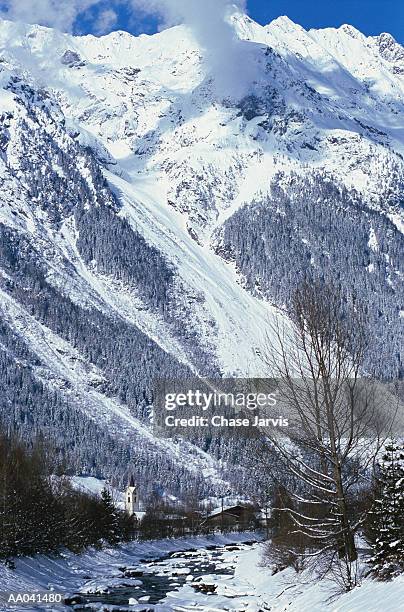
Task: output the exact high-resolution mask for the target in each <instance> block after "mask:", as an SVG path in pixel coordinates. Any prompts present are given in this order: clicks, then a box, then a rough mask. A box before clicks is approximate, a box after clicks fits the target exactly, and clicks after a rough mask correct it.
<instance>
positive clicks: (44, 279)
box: [0, 14, 404, 495]
mask: <svg viewBox="0 0 404 612" xmlns="http://www.w3.org/2000/svg"><path fill="white" fill-rule="evenodd" d="M233 24H234V27H235V31H236V32H237V36H238V37H239V39H240V41H239V46H240V49H242V50H243V52H244V53H245V57H246V58H248V66H249V70H247V71H240V74H239V76H238V79H237V80H238V82H237V83H233V84H232V83H230V84H229V83H227V88H226V91H225V92H224V91H223V88H221V87H220V80H221V75H220V71H219V72H218V71H217V70H216V71H215V73H212V71H211V70H210V68H209V65H208V64H207V62H206V61H205V60H204V51H203V50H202V49H200V48H199V47H198V45H197V43H196V42H195V39H194V37H193V35H192V31H190V30H189V29H188V28H186V27H185V26H178V27H175V28H172V29H169V30H166V31H164V32H162V33H160V34H156V35H154V36H145V35H142V36H140V37H138V38H136V37H133V36H131V35H130V34H128V33H125V32H114V33H112V34H109V35H108V36H104V37H101V38H95V37H93V36H85V37H73V36H70V35H67V34H62V33H60V32H57V31H54V30H50V29H46V28H41V27H39V26H26V25H22V24H17V23H11V22H6V21H2V22H0V47H1V51H0V87H1V89H0V151H1V153H0V193H1V196H0V329H1V333H0V370H1V372H0V387H1V394H0V407H1V418H2V420H3V421H6V422H7V423H8V424H9V425H11V426H13V427H15V428H17V430H19V431H21V432H22V433H23V435H24V436H26V437H28V438H29V437H30V436H33V435H35V434H36V433H37V432H38V431H42V432H45V435H46V436H47V437H49V438H50V439H52V440H53V441H54V443H55V444H56V446H57V447H58V448H59V449H60V452H61V453H65V452H68V453H69V455H70V456H73V457H74V461H75V467H76V468H77V470H83V469H86V470H87V471H88V472H92V473H95V474H104V475H115V476H119V475H121V476H122V477H123V476H124V472H125V470H126V469H127V468H128V467H129V469H131V470H134V471H135V472H136V473H137V475H138V477H139V478H140V479H143V480H144V481H147V482H149V483H150V482H155V483H160V484H161V485H162V486H164V487H165V488H167V489H169V490H171V491H172V492H174V493H175V494H181V493H182V488H184V487H185V485H186V486H187V487H188V490H189V486H192V487H194V488H195V491H197V492H198V494H203V495H207V494H209V493H211V492H212V491H213V490H214V488H215V486H216V485H217V484H218V483H220V482H221V481H222V479H223V478H226V479H228V478H230V479H231V476H229V474H228V473H226V474H224V473H223V468H222V467H219V464H218V463H217V461H216V459H217V458H222V459H223V458H224V459H228V460H229V461H230V462H232V461H233V460H234V452H233V451H232V450H231V449H227V450H226V451H223V449H221V445H220V441H219V440H216V441H215V440H213V441H211V443H210V445H208V446H207V447H206V448H204V450H201V449H199V448H198V447H195V446H192V445H190V444H185V443H181V442H179V441H162V440H156V439H155V438H153V436H152V434H151V432H150V415H151V406H152V402H153V395H152V387H153V379H154V378H155V377H156V376H168V377H187V376H189V375H194V374H198V375H201V376H211V377H219V376H226V375H227V376H237V375H244V376H257V375H265V368H264V366H263V364H262V363H261V362H260V359H259V352H260V351H259V349H260V347H262V345H263V343H264V335H265V329H266V328H268V325H269V322H270V321H271V320H272V319H273V318H275V317H284V316H287V309H288V303H289V300H290V297H291V294H292V292H293V290H294V288H295V287H296V285H297V283H298V282H299V281H300V280H302V279H303V278H310V277H312V278H313V279H314V278H321V279H323V280H330V281H332V282H334V283H336V284H338V285H339V286H340V287H341V288H342V290H343V292H345V294H346V296H347V299H348V300H349V299H352V298H354V299H358V300H359V301H361V302H362V303H363V304H364V305H365V307H366V311H367V316H368V321H369V330H370V335H371V338H372V342H371V346H370V350H369V353H368V355H367V363H366V367H367V369H368V371H369V372H372V373H375V374H376V375H377V376H380V377H383V378H394V377H401V376H402V375H403V356H402V347H403V334H402V322H403V316H404V307H403V300H402V295H403V292H402V280H403V273H404V272H403V263H404V262H403V253H404V245H403V234H402V230H403V218H402V208H403V207H402V204H403V195H402V193H403V189H402V188H403V183H404V161H403V154H404V131H403V111H404V50H403V48H402V47H401V46H400V45H399V44H398V43H397V42H396V41H395V40H394V39H393V38H392V37H391V36H390V35H389V34H382V35H381V36H379V37H370V38H366V37H365V36H363V35H362V34H361V33H360V32H358V31H357V30H355V29H354V28H353V27H351V26H342V27H341V28H339V29H338V30H334V29H325V30H313V31H309V32H306V31H305V30H304V29H303V28H301V27H300V26H298V25H295V24H293V23H292V22H291V21H290V20H289V19H287V18H286V17H282V18H279V19H277V20H275V21H274V22H272V23H271V24H269V25H268V26H266V27H261V26H259V25H258V24H256V23H254V22H253V21H251V20H250V19H249V18H248V17H246V16H245V15H238V14H237V15H235V16H234V18H233ZM227 59H228V61H229V58H227ZM230 61H231V58H230ZM227 68H228V67H226V66H225V65H224V66H222V67H221V69H222V72H223V75H222V76H223V78H224V76H225V75H226V73H227V72H228V69H227ZM232 72H234V71H232ZM227 80H228V79H227ZM240 91H242V92H243V93H242V94H240ZM223 453H224V454H223ZM230 471H231V470H230ZM233 472H234V470H233Z"/></svg>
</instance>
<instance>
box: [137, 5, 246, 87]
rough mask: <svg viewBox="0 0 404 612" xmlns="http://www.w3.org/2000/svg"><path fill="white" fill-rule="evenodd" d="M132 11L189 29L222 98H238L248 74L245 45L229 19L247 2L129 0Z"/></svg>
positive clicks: (167, 24) (163, 22)
mask: <svg viewBox="0 0 404 612" xmlns="http://www.w3.org/2000/svg"><path fill="white" fill-rule="evenodd" d="M131 2H132V6H133V7H134V9H135V10H136V9H138V10H140V11H142V12H144V13H148V14H155V15H158V16H160V18H161V20H162V24H163V25H164V26H170V25H174V24H176V23H185V24H186V25H188V26H189V27H190V28H191V29H192V31H193V34H194V36H195V38H196V40H197V42H198V44H199V46H200V48H201V50H202V52H203V55H204V58H205V61H206V63H207V65H208V68H209V70H210V72H211V74H212V75H213V76H214V77H215V80H216V83H217V85H218V88H219V91H220V92H221V93H222V94H226V93H238V94H241V92H240V91H238V90H239V89H240V87H239V84H240V83H241V82H242V81H245V78H244V75H243V74H242V73H243V72H246V71H248V70H249V66H248V54H247V53H246V50H245V44H244V45H243V43H241V41H240V40H239V39H238V37H237V35H236V33H235V31H234V28H233V26H232V25H231V22H230V21H229V17H230V16H231V15H232V14H234V12H235V11H237V10H244V9H245V8H246V0H233V1H231V0H131Z"/></svg>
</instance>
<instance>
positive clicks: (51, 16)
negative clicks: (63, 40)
mask: <svg viewBox="0 0 404 612" xmlns="http://www.w3.org/2000/svg"><path fill="white" fill-rule="evenodd" d="M99 3H100V0H4V1H2V2H0V7H1V16H2V17H4V18H6V19H11V20H12V21H22V22H24V23H38V24H40V25H44V26H49V27H52V28H57V29H59V30H63V31H71V30H72V28H73V25H74V22H75V21H76V19H77V17H78V16H79V15H80V14H81V13H84V12H85V11H86V10H87V9H89V8H91V7H92V6H95V5H96V4H99Z"/></svg>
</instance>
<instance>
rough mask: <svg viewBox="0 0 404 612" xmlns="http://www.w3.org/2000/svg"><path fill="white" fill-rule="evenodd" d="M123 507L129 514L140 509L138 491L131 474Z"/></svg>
mask: <svg viewBox="0 0 404 612" xmlns="http://www.w3.org/2000/svg"><path fill="white" fill-rule="evenodd" d="M125 508H126V511H127V513H128V514H129V515H130V516H133V515H134V514H135V513H136V512H139V511H140V498H139V491H138V487H137V485H136V483H135V479H134V477H133V474H132V475H131V476H130V478H129V484H128V486H127V489H126V493H125Z"/></svg>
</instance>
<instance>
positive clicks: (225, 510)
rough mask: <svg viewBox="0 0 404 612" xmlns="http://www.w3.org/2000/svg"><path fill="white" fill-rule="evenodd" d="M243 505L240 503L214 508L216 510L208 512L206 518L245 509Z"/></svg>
mask: <svg viewBox="0 0 404 612" xmlns="http://www.w3.org/2000/svg"><path fill="white" fill-rule="evenodd" d="M245 509H246V508H245V506H241V505H240V504H236V505H235V506H223V509H222V508H216V510H213V511H212V512H210V513H209V514H208V517H207V518H212V517H214V516H219V515H220V514H222V512H223V514H231V513H232V511H240V510H245Z"/></svg>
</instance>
